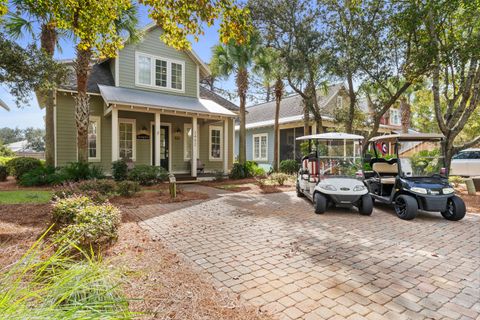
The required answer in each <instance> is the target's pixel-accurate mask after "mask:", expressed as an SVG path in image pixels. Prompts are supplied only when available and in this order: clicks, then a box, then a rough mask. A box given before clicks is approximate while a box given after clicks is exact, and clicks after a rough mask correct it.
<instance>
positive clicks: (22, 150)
mask: <svg viewBox="0 0 480 320" xmlns="http://www.w3.org/2000/svg"><path fill="white" fill-rule="evenodd" d="M5 147H7V148H9V149H10V150H12V151H13V152H14V153H15V155H16V156H18V157H31V158H37V159H42V160H43V159H45V152H43V151H35V150H33V149H30V148H29V147H28V141H27V140H21V141H17V142H12V143H9V144H6V145H5Z"/></svg>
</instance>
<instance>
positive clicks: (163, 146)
mask: <svg viewBox="0 0 480 320" xmlns="http://www.w3.org/2000/svg"><path fill="white" fill-rule="evenodd" d="M168 132H169V130H168V126H160V166H161V167H162V168H164V169H165V170H167V171H168V153H169V150H168V146H169V139H170V137H169V134H168ZM151 136H152V165H155V154H156V150H155V125H152V135H151Z"/></svg>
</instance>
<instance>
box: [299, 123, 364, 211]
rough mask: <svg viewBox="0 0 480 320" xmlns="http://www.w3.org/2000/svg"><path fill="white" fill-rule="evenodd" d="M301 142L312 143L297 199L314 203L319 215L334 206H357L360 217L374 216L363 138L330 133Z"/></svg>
mask: <svg viewBox="0 0 480 320" xmlns="http://www.w3.org/2000/svg"><path fill="white" fill-rule="evenodd" d="M297 140H304V141H308V143H309V154H308V155H307V156H304V157H303V158H302V165H301V168H300V170H299V172H298V176H297V196H299V197H307V198H308V199H310V200H311V201H312V202H313V204H314V207H315V213H318V214H320V213H324V212H325V210H326V209H327V207H328V206H329V205H330V206H356V207H357V208H358V211H359V212H360V214H362V215H371V214H372V210H373V202H372V198H371V196H370V195H369V193H368V189H367V187H366V186H365V184H364V182H363V175H362V171H361V170H362V157H361V155H360V150H361V148H360V143H361V141H363V137H362V136H359V135H355V134H347V133H340V132H330V133H322V134H313V135H308V136H303V137H298V138H297ZM312 150H313V151H312Z"/></svg>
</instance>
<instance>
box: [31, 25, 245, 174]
mask: <svg viewBox="0 0 480 320" xmlns="http://www.w3.org/2000/svg"><path fill="white" fill-rule="evenodd" d="M161 33H162V31H161V29H160V28H158V27H156V26H154V25H151V26H148V27H147V28H146V29H145V35H144V37H143V39H142V40H141V41H140V43H136V44H126V45H125V47H124V48H123V49H122V50H120V51H119V52H118V56H117V58H112V59H106V60H103V61H100V62H99V63H96V64H93V65H92V71H91V75H90V80H89V82H88V93H89V97H90V107H91V109H90V126H89V134H88V148H89V149H88V153H89V162H92V163H96V164H98V165H101V166H102V167H103V168H104V170H105V171H107V172H108V171H110V170H111V164H112V161H115V160H118V159H122V158H123V159H126V160H128V161H132V162H134V163H135V164H147V165H157V166H162V167H164V168H165V169H167V170H168V171H169V172H172V173H174V174H191V176H192V177H196V176H197V169H199V168H198V166H202V167H203V168H204V171H203V172H224V173H227V172H228V171H229V170H230V168H231V166H232V163H233V148H234V118H235V117H236V115H237V109H238V108H237V106H235V105H234V104H233V103H231V102H229V101H228V100H225V99H224V98H222V97H220V96H218V95H216V94H215V93H213V92H211V91H209V90H207V89H205V88H202V87H200V85H199V83H200V80H201V79H202V77H206V76H209V75H210V71H209V69H208V67H207V66H206V65H205V64H204V63H203V62H202V61H201V60H200V58H199V57H198V56H197V55H196V54H195V53H194V52H193V51H178V50H175V49H173V48H171V47H169V46H167V45H166V44H164V43H163V42H162V41H161V40H160V35H161ZM65 63H66V64H67V65H69V66H71V67H72V72H71V74H70V76H69V79H68V80H67V81H66V83H64V84H63V85H61V86H60V87H59V88H58V89H57V92H56V107H55V145H56V148H55V150H56V153H55V164H56V165H57V166H63V165H65V164H67V163H69V162H74V161H77V146H76V125H75V110H74V109H75V103H74V95H75V93H76V78H75V75H74V72H73V63H72V62H71V61H66V62H65ZM39 100H41V99H39ZM192 158H194V159H195V158H197V159H199V161H198V164H197V161H191V159H192Z"/></svg>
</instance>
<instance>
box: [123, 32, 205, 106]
mask: <svg viewBox="0 0 480 320" xmlns="http://www.w3.org/2000/svg"><path fill="white" fill-rule="evenodd" d="M161 34H162V31H161V29H160V28H155V29H153V30H151V31H150V32H147V33H146V34H145V36H144V38H143V39H142V41H141V42H140V43H137V44H128V45H126V46H125V48H123V49H122V50H121V51H120V52H119V56H118V59H119V61H120V66H119V86H120V87H126V88H137V89H142V90H148V91H157V92H166V93H169V94H174V95H182V96H191V97H197V91H198V80H197V65H196V63H195V62H194V61H193V60H192V59H191V58H190V57H189V56H188V55H187V54H186V53H185V52H182V51H178V50H176V49H174V48H172V47H169V46H167V45H166V44H165V43H164V42H162V41H161V40H160V35H161ZM135 52H142V53H147V54H151V55H155V56H160V57H164V58H170V59H175V60H181V61H184V62H185V92H184V93H182V92H175V91H169V90H163V89H162V88H147V87H136V86H135Z"/></svg>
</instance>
